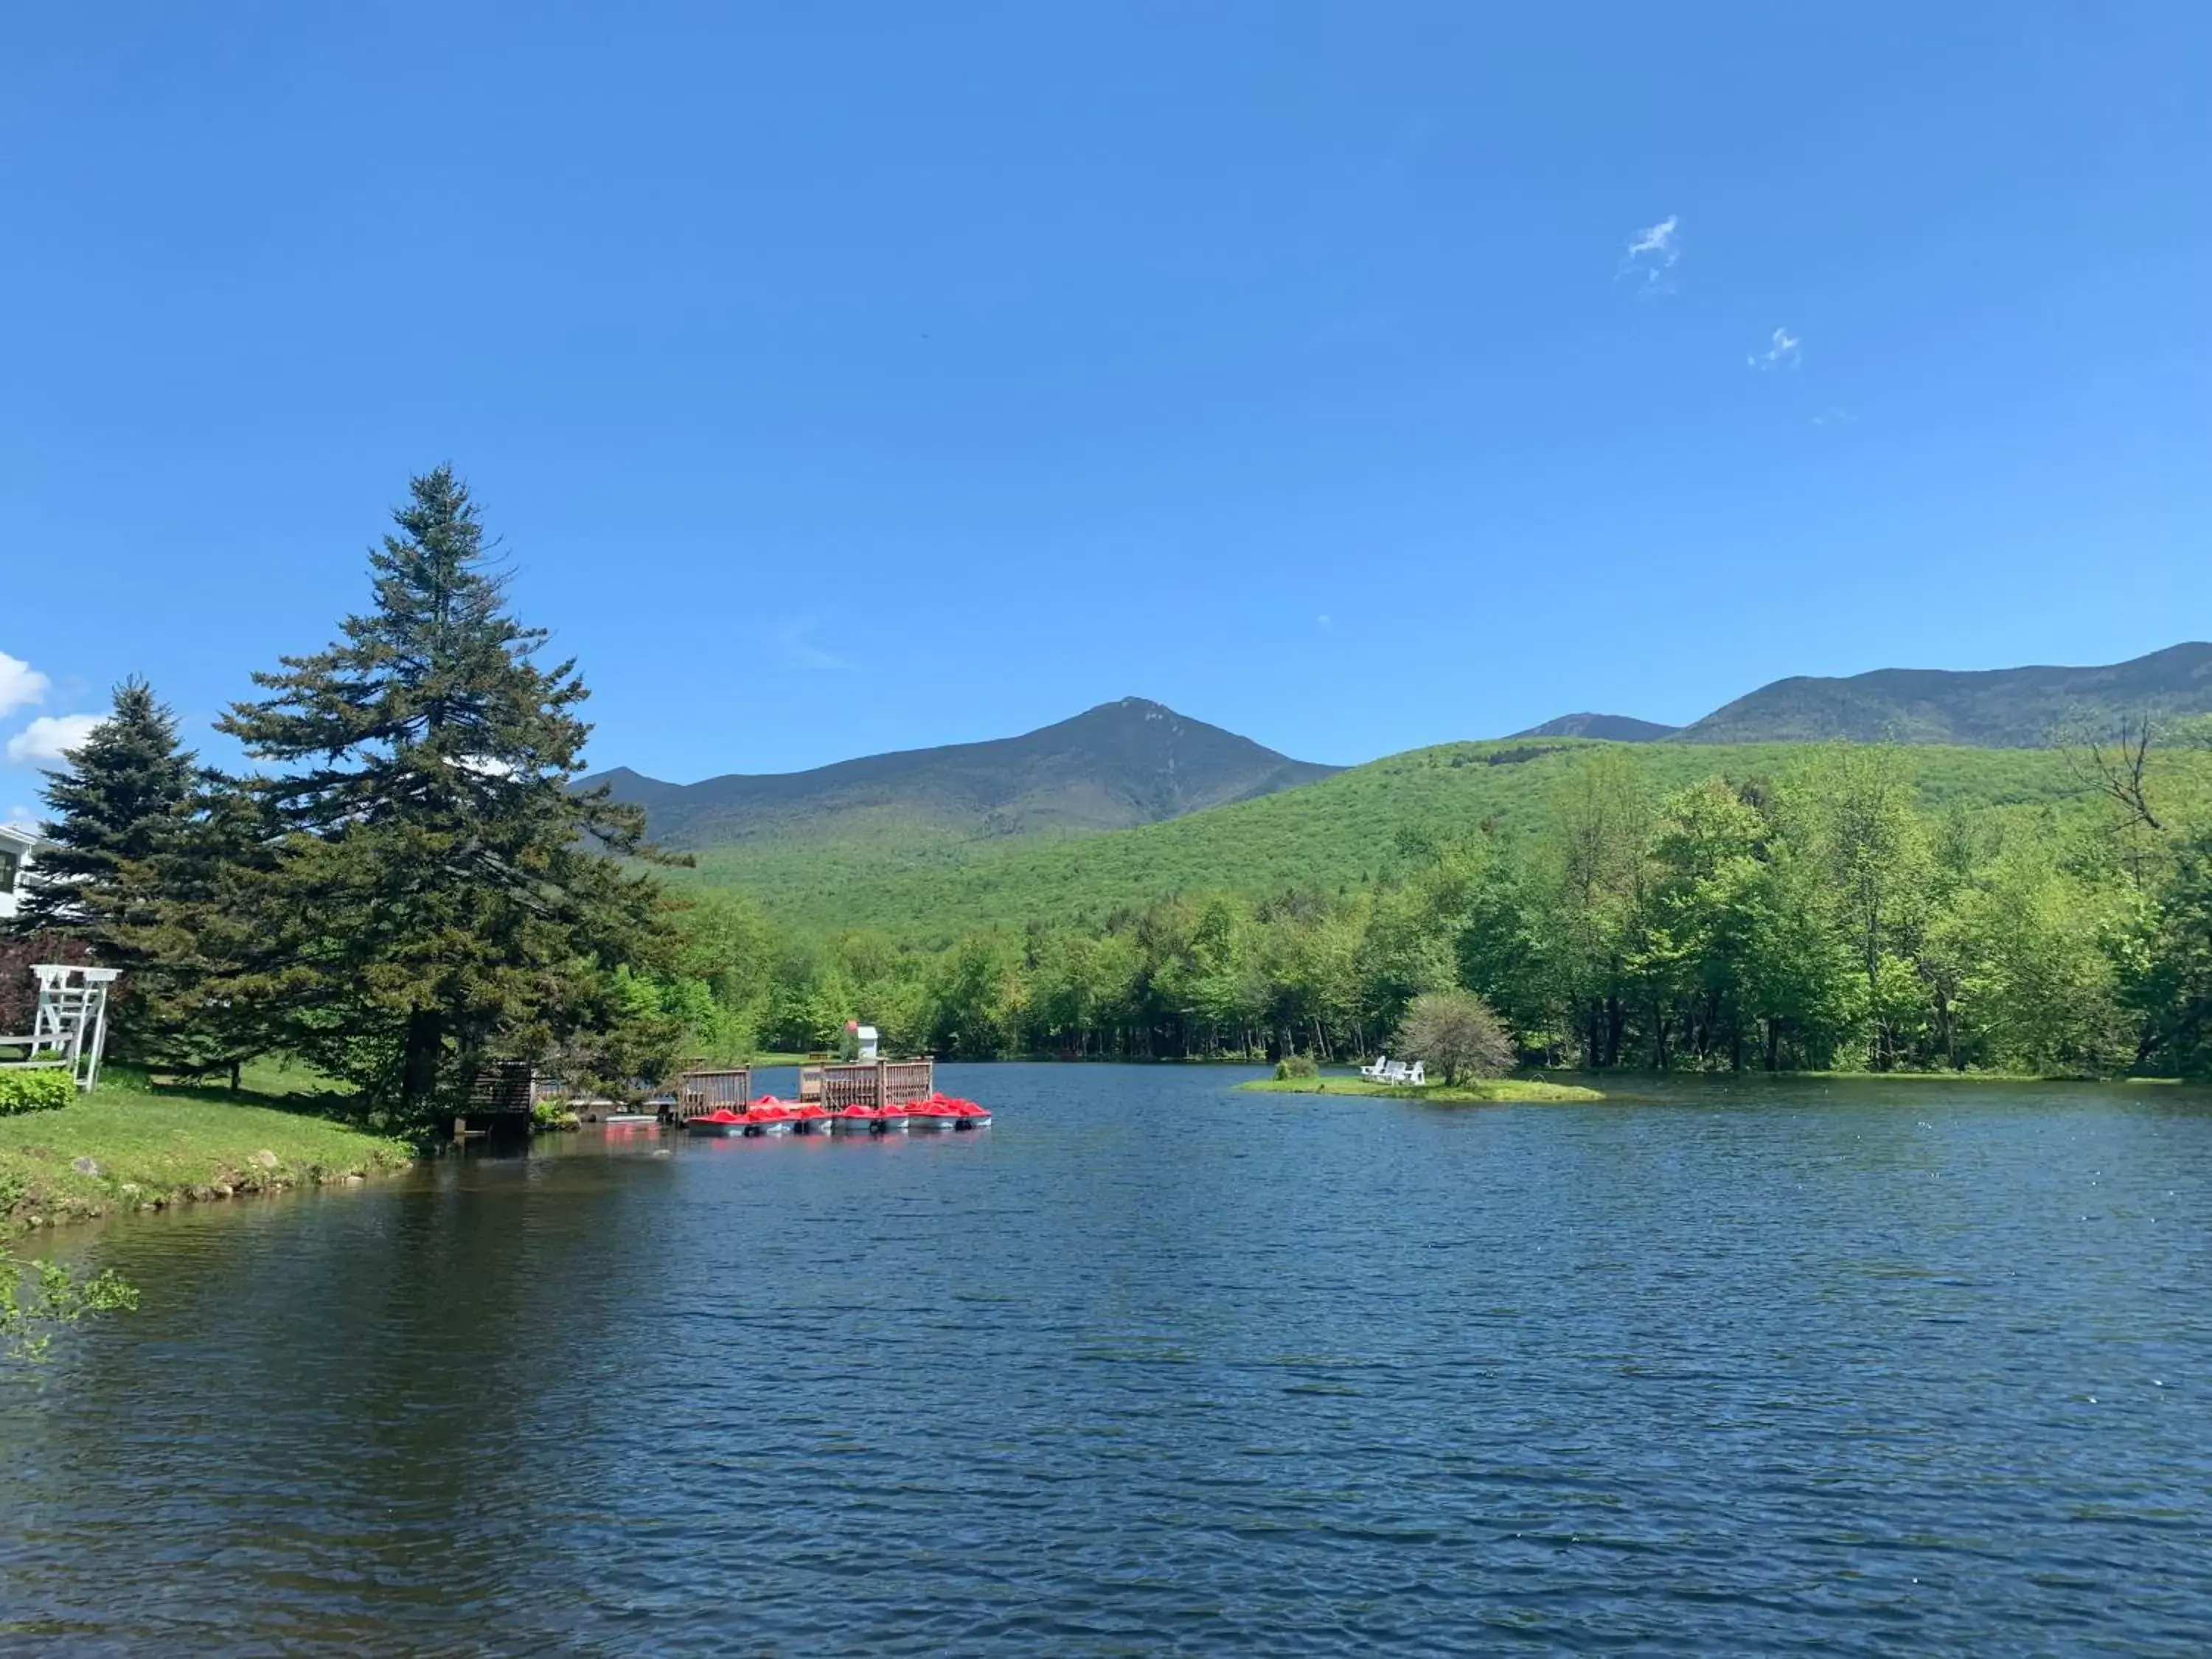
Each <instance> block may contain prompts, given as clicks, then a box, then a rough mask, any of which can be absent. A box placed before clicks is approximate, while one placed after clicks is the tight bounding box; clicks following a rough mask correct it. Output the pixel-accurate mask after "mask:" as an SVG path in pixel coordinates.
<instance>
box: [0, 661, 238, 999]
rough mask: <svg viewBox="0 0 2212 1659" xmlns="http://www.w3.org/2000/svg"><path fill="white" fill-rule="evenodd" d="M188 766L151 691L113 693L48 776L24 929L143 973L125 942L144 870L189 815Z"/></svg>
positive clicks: (130, 683) (140, 898)
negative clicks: (66, 937) (71, 940)
mask: <svg viewBox="0 0 2212 1659" xmlns="http://www.w3.org/2000/svg"><path fill="white" fill-rule="evenodd" d="M192 762H193V757H192V755H191V752H190V751H189V750H185V749H184V748H183V747H181V746H180V745H179V742H178V739H177V722H176V717H175V716H174V715H173V714H171V713H170V711H169V710H168V708H167V707H165V706H164V705H163V704H161V703H160V702H156V701H155V696H154V692H153V689H152V688H151V687H150V686H149V685H148V684H146V682H145V681H143V680H142V679H137V678H131V679H127V680H125V681H124V682H123V684H120V685H118V686H117V687H116V688H115V707H114V710H113V712H112V713H111V714H109V715H108V717H107V718H106V720H102V721H101V722H100V724H99V725H98V726H94V727H93V729H92V734H91V735H90V736H89V737H88V738H85V740H84V741H83V742H82V744H79V745H78V746H77V747H76V749H75V750H72V751H71V752H70V755H69V757H68V760H67V763H66V764H65V765H64V767H63V769H61V770H59V771H54V772H49V773H47V774H46V806H47V809H48V811H50V812H51V813H52V817H51V818H49V819H48V820H47V822H46V823H45V824H44V825H42V826H41V828H40V834H41V835H42V836H44V837H45V841H46V845H44V846H42V847H40V848H39V850H38V853H37V855H36V856H35V858H34V859H33V861H32V863H31V865H30V867H29V869H28V871H27V872H26V881H25V885H26V887H27V893H26V894H25V896H24V901H23V906H22V910H21V915H20V916H19V918H18V926H19V927H20V928H21V929H22V930H23V931H26V932H40V933H43V932H53V933H68V934H71V935H74V936H76V938H79V939H82V940H84V942H85V943H86V944H88V945H90V946H91V947H92V948H93V949H94V951H96V952H97V953H98V955H99V958H100V961H101V962H103V963H106V964H108V965H110V966H112V967H118V968H123V969H135V968H137V967H138V966H139V965H140V961H139V958H138V957H137V954H136V952H135V951H131V949H129V948H128V947H127V946H126V945H125V944H124V942H123V940H122V939H121V937H120V936H121V934H122V933H123V931H124V930H125V928H126V927H127V926H128V915H129V912H130V911H131V909H132V908H133V907H134V906H136V905H139V904H143V902H144V900H145V897H146V891H145V885H144V883H143V881H142V880H141V879H139V876H140V874H141V872H143V870H144V868H145V867H146V866H148V865H149V863H150V862H151V861H152V860H155V858H157V857H159V856H160V855H161V854H163V853H164V852H166V851H167V849H168V848H170V847H171V846H172V845H173V842H174V841H175V838H176V836H177V834H178V831H179V828H180V826H182V825H183V824H184V823H185V822H186V821H187V820H188V819H189V818H190V817H191V813H192V806H193V793H194V787H195V783H196V778H197V775H196V773H195V770H194V768H193V763H192Z"/></svg>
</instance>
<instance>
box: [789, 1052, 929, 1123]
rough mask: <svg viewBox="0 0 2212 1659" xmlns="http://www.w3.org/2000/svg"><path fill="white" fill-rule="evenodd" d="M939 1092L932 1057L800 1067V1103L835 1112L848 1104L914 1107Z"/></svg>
mask: <svg viewBox="0 0 2212 1659" xmlns="http://www.w3.org/2000/svg"><path fill="white" fill-rule="evenodd" d="M936 1092H937V1062H936V1061H935V1060H854V1061H851V1062H849V1063H848V1064H845V1065H842V1066H800V1067H799V1104H801V1105H802V1106H804V1105H811V1104H818V1105H820V1106H822V1107H823V1108H824V1109H827V1110H829V1111H832V1112H839V1111H842V1110H844V1109H845V1108H846V1107H848V1106H912V1105H915V1104H917V1103H920V1102H921V1101H925V1100H927V1099H928V1098H929V1097H931V1096H932V1095H933V1094H935V1093H936Z"/></svg>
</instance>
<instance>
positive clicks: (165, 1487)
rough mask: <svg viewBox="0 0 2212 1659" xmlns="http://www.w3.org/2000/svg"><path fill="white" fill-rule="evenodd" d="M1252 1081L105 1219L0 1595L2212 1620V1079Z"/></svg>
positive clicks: (22, 1412)
mask: <svg viewBox="0 0 2212 1659" xmlns="http://www.w3.org/2000/svg"><path fill="white" fill-rule="evenodd" d="M1235 1076H1236V1074H1234V1073H1225V1072H1222V1071H1218V1070H1206V1071H1199V1070H1176V1069H1170V1068H1133V1067H1132V1068H1118V1067H1085V1066H1057V1067H1055V1066H1001V1067H992V1068H976V1069H973V1070H969V1071H965V1072H963V1071H959V1070H957V1069H953V1068H948V1080H949V1083H950V1085H951V1086H952V1087H954V1088H956V1089H957V1090H959V1091H963V1092H966V1093H970V1094H974V1095H976V1096H978V1097H982V1098H984V1099H986V1100H987V1101H989V1102H991V1103H993V1104H994V1105H995V1106H997V1107H998V1108H999V1109H1000V1119H999V1123H998V1127H995V1128H994V1129H992V1130H991V1131H989V1132H988V1133H987V1134H984V1135H978V1136H972V1137H971V1136H965V1135H963V1136H959V1137H957V1138H956V1137H951V1136H947V1137H944V1138H942V1139H919V1138H917V1139H915V1140H914V1141H913V1142H911V1143H910V1144H896V1143H893V1144H878V1143H858V1144H855V1143H851V1142H831V1143H823V1144H815V1143H811V1142H809V1141H804V1140H793V1141H773V1142H712V1143H709V1142H694V1143H690V1144H683V1143H678V1144H676V1145H675V1146H674V1155H673V1156H655V1155H654V1154H655V1152H656V1151H657V1150H659V1149H661V1148H664V1147H665V1146H666V1145H667V1143H665V1142H661V1141H659V1139H657V1138H655V1137H653V1136H652V1135H649V1134H638V1135H635V1136H633V1137H632V1138H630V1139H626V1140H619V1141H610V1140H603V1139H599V1138H597V1137H586V1138H579V1139H575V1140H574V1141H572V1142H571V1143H568V1144H567V1145H564V1146H562V1147H561V1149H560V1150H558V1151H557V1152H555V1153H554V1154H552V1155H550V1156H543V1157H538V1158H531V1159H528V1160H526V1161H513V1162H495V1161H490V1160H479V1159H474V1158H471V1159H467V1160H447V1161H446V1162H445V1163H443V1164H441V1166H440V1167H438V1168H437V1169H435V1170H433V1171H431V1172H430V1173H428V1174H427V1175H425V1176H422V1177H421V1178H419V1179H409V1180H404V1181H401V1182H394V1183H391V1184H387V1185H383V1186H372V1187H370V1188H362V1189H356V1190H352V1191H345V1192H333V1193H330V1194H323V1195H319V1196H305V1197H301V1198H296V1199H289V1200H273V1201H268V1202H261V1203H252V1204H240V1205H237V1206H207V1207H205V1208H204V1209H201V1210H198V1211H186V1212H177V1213H173V1214H169V1215H164V1216H160V1217H149V1218H145V1219H143V1220H137V1221H131V1222H129V1223H125V1224H119V1225H113V1226H111V1227H110V1228H108V1229H106V1231H100V1232H97V1233H94V1234H90V1235H87V1236H86V1238H87V1243H86V1247H85V1248H86V1250H87V1255H88V1260H92V1261H101V1262H110V1263H112V1264H113V1265H116V1266H118V1267H121V1268H122V1269H123V1270H124V1271H125V1273H127V1274H128V1275H129V1276H130V1277H131V1278H132V1279H135V1280H137V1282H138V1283H139V1284H140V1285H141V1286H142V1287H143V1291H144V1302H145V1306H144V1310H143V1312H142V1313H140V1314H139V1315H138V1316H136V1317H134V1318H131V1319H129V1320H127V1321H118V1322H114V1323H112V1324H111V1325H109V1326H107V1327H106V1328H102V1329H101V1330H100V1331H98V1332H97V1333H94V1334H90V1335H88V1336H87V1337H84V1338H82V1340H73V1341H71V1342H70V1344H69V1345H68V1346H67V1347H66V1349H65V1351H64V1352H63V1354H62V1356H61V1358H59V1359H58V1361H57V1363H55V1364H52V1365H51V1366H49V1367H47V1368H46V1370H44V1371H43V1372H41V1373H38V1374H24V1373H16V1374H13V1375H10V1376H7V1377H6V1378H5V1379H0V1646H13V1647H20V1648H22V1649H24V1650H29V1649H30V1648H33V1647H40V1648H44V1649H53V1648H62V1649H64V1650H69V1651H82V1652H100V1651H103V1650H116V1651H121V1650H133V1651H144V1650H154V1649H157V1648H161V1647H165V1646H166V1647H167V1648H169V1649H171V1650H178V1649H183V1648H193V1649H196V1650H224V1651H229V1652H304V1651H325V1650H368V1651H377V1652H409V1653H478V1652H516V1651H541V1652H549V1653H743V1654H820V1653H839V1652H868V1653H939V1652H957V1653H1002V1654H1015V1653H1020V1654H1031V1653H1044V1652H1052V1653H1088V1654H1137V1653H1155V1652H1188V1653H1193V1654H1218V1653H1225V1652H1237V1651H1244V1652H1255V1653H1269V1654H1282V1653H1322V1654H1335V1653H1354V1652H1361V1653H1364V1652H1378V1651H1381V1652H1404V1653H1434V1652H1442V1651H1455V1652H1485V1653H1494V1652H1508V1651H1516V1650H1522V1651H1529V1652H1567V1651H1573V1652H1613V1651H1619V1652H1635V1653H1652V1654H1674V1653H1680V1654H1711V1653H1822V1654H1877V1653H1879V1654H1923V1653H1930V1652H1972V1653H1978V1654H1999V1653H2003V1654H2010V1653H2020V1654H2027V1653H2056V1654H2074V1653H2114V1654H2120V1653H2127V1654H2150V1653H2156V1654H2177V1655H2178V1654H2197V1653H2203V1652H2205V1651H2207V1650H2212V1399H2209V1398H2208V1396H2209V1395H2212V1249H2208V1242H2207V1241H2208V1236H2209V1235H2212V1106H2208V1104H2207V1103H2206V1102H2205V1101H2204V1100H2203V1098H2202V1097H2185V1096H2181V1095H2178V1094H2176V1093H2174V1092H2173V1091H2148V1090H2136V1091H2120V1090H2096V1089H2087V1088H2079V1089H2077V1088H2027V1087H2018V1088H2015V1087H2002V1088H1994V1087H1972V1086H1966V1087H1960V1086H1953V1087H1950V1088H1938V1087H1929V1086H1928V1085H1886V1084H1854V1085H1814V1084H1808V1085H1792V1086H1786V1087H1782V1088H1777V1087H1775V1086H1773V1085H1764V1084H1761V1085H1745V1086H1741V1087H1729V1086H1726V1085H1714V1086H1710V1087H1698V1086H1688V1087H1684V1088H1681V1089H1679V1090H1677V1091H1672V1092H1670V1093H1668V1094H1667V1095H1665V1096H1663V1097H1658V1098H1656V1099H1653V1100H1650V1101H1647V1102H1645V1103H1641V1104H1638V1105H1637V1106H1635V1107H1633V1108H1624V1107H1621V1106H1605V1107H1568V1108H1563V1107H1543V1108H1534V1107H1529V1108H1516V1109H1477V1110H1459V1111H1443V1110H1437V1109H1425V1108H1421V1107H1418V1106H1413V1105H1410V1104H1407V1103H1397V1102H1379V1101H1361V1102H1352V1101H1331V1100H1328V1099H1325V1098H1323V1099H1315V1098H1298V1097H1239V1096H1236V1095H1233V1094H1231V1092H1229V1091H1228V1088H1227V1085H1228V1084H1229V1083H1230V1082H1231V1081H1233V1080H1234V1078H1235ZM56 1638H64V1639H62V1640H60V1641H57V1640H56Z"/></svg>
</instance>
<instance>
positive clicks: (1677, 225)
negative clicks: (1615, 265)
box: [1613, 213, 1682, 294]
mask: <svg viewBox="0 0 2212 1659" xmlns="http://www.w3.org/2000/svg"><path fill="white" fill-rule="evenodd" d="M1681 228H1682V216H1681V215H1680V214H1679V213H1670V214H1668V216H1666V217H1665V218H1663V219H1662V220H1661V221H1660V222H1658V223H1657V224H1656V225H1646V226H1644V228H1643V229H1641V230H1639V231H1638V232H1637V233H1636V234H1634V235H1633V236H1631V237H1630V238H1629V239H1628V247H1627V249H1626V252H1623V253H1622V254H1621V256H1620V270H1618V271H1616V272H1614V273H1613V280H1614V281H1616V282H1618V281H1619V280H1620V278H1621V277H1623V276H1641V277H1642V278H1643V279H1644V280H1643V281H1642V283H1639V284H1638V287H1639V288H1640V289H1641V290H1642V291H1643V292H1644V293H1646V294H1664V293H1666V292H1667V291H1668V289H1670V288H1671V287H1672V286H1673V278H1672V277H1670V276H1668V272H1669V271H1671V270H1674V265H1675V262H1676V261H1677V260H1679V259H1680V258H1681V257H1682V244H1681V241H1680V231H1681Z"/></svg>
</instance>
